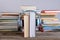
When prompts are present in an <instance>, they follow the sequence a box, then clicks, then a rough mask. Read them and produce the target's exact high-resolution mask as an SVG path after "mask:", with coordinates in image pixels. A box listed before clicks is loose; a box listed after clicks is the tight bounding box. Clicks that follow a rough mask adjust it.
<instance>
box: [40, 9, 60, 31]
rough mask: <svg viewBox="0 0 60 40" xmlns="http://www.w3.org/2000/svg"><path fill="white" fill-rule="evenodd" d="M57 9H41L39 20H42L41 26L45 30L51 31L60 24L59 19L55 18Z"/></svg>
mask: <svg viewBox="0 0 60 40" xmlns="http://www.w3.org/2000/svg"><path fill="white" fill-rule="evenodd" d="M57 12H60V11H57V10H43V11H41V14H40V15H41V20H43V27H44V30H45V31H52V30H53V29H56V27H58V26H60V21H59V19H58V18H56V15H57Z"/></svg>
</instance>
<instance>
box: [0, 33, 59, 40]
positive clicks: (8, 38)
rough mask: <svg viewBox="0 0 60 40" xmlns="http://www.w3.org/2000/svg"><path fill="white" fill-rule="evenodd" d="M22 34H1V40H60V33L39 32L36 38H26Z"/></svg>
mask: <svg viewBox="0 0 60 40" xmlns="http://www.w3.org/2000/svg"><path fill="white" fill-rule="evenodd" d="M23 36H24V35H23V33H21V32H0V40H60V32H37V33H36V37H35V38H24V37H23Z"/></svg>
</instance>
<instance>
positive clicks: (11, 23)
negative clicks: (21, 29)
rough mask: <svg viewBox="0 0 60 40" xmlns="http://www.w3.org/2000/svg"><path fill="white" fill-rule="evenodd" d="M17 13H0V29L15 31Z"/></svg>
mask: <svg viewBox="0 0 60 40" xmlns="http://www.w3.org/2000/svg"><path fill="white" fill-rule="evenodd" d="M18 16H19V14H18V13H0V31H17V20H18Z"/></svg>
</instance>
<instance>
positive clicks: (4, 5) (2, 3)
mask: <svg viewBox="0 0 60 40" xmlns="http://www.w3.org/2000/svg"><path fill="white" fill-rule="evenodd" d="M21 5H34V6H37V9H40V11H41V10H43V9H52V10H54V9H55V10H56V9H57V10H60V0H0V12H20V6H21Z"/></svg>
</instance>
